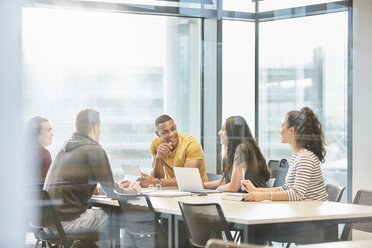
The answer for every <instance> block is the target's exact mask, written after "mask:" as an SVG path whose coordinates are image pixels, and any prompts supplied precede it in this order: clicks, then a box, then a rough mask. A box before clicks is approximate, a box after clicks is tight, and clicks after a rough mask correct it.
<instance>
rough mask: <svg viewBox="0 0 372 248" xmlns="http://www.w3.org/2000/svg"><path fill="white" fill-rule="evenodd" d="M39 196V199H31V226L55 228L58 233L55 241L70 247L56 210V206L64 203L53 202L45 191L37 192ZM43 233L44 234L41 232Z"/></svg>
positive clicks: (29, 216) (29, 212)
mask: <svg viewBox="0 0 372 248" xmlns="http://www.w3.org/2000/svg"><path fill="white" fill-rule="evenodd" d="M37 194H38V196H37V199H30V202H29V204H30V211H28V219H29V221H30V225H31V226H32V227H35V228H48V227H50V228H53V229H54V230H56V231H57V233H58V235H55V237H53V239H54V238H55V239H59V243H61V244H62V245H68V244H69V241H68V239H67V236H66V233H65V232H64V230H63V228H62V225H61V222H60V219H59V217H58V216H57V213H56V211H55V209H54V206H55V205H58V204H61V202H62V201H58V200H51V199H50V197H49V194H48V192H47V191H45V190H41V191H37ZM41 233H44V232H43V231H41ZM51 236H52V235H51Z"/></svg>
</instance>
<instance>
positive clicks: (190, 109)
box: [22, 8, 200, 174]
mask: <svg viewBox="0 0 372 248" xmlns="http://www.w3.org/2000/svg"><path fill="white" fill-rule="evenodd" d="M22 19H23V84H24V92H23V97H24V101H23V102H24V104H23V112H24V119H25V121H26V120H27V119H29V118H30V117H31V116H34V115H41V116H48V119H49V120H50V121H51V122H52V123H53V130H54V134H55V137H54V141H53V145H52V146H51V147H50V152H51V154H52V157H54V156H55V155H56V153H57V152H58V150H59V149H60V148H61V146H62V144H63V142H64V140H66V138H67V137H68V136H69V135H70V134H71V132H72V131H73V130H74V123H73V120H74V117H75V114H76V113H77V112H78V111H79V110H81V109H83V108H94V109H97V110H99V111H100V112H101V113H102V117H103V118H102V124H103V125H102V127H103V130H102V139H101V141H102V142H101V144H102V146H103V147H104V148H105V150H106V151H107V153H108V156H109V159H110V162H111V166H112V167H113V172H114V174H122V171H121V168H120V163H123V162H128V163H132V164H138V165H139V166H141V167H150V163H151V161H150V160H151V157H150V153H149V150H148V148H149V145H150V142H151V140H152V139H153V138H154V137H155V133H154V131H155V128H154V124H153V123H154V120H155V118H156V117H157V116H158V115H160V114H162V113H163V112H167V113H168V114H170V115H172V116H174V118H175V119H176V120H177V123H178V125H179V128H180V131H182V132H186V133H190V134H192V135H194V136H195V137H197V138H199V136H200V124H199V123H200V115H199V109H200V102H199V99H200V96H199V83H200V82H199V78H200V73H199V68H200V66H199V65H200V64H199V60H200V51H199V49H200V48H199V47H200V46H199V43H200V21H199V19H188V18H173V17H161V16H149V15H132V14H122V13H105V12H94V11H76V10H59V9H48V8H43V9H38V8H24V9H23V16H22ZM134 24H135V25H134ZM191 96H192V97H191ZM145 171H146V170H145Z"/></svg>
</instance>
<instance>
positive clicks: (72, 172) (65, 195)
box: [44, 109, 140, 233]
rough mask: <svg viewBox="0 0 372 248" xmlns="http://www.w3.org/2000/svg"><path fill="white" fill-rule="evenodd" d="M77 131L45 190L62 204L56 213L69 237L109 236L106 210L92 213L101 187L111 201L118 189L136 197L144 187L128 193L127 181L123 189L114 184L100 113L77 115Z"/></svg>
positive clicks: (52, 169) (134, 186)
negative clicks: (94, 196) (90, 202)
mask: <svg viewBox="0 0 372 248" xmlns="http://www.w3.org/2000/svg"><path fill="white" fill-rule="evenodd" d="M75 129H76V131H75V132H73V133H72V135H71V137H70V138H69V139H68V140H67V141H66V142H65V144H64V145H63V147H62V149H61V150H60V151H59V153H58V154H57V156H56V158H55V160H54V162H53V164H52V166H51V167H50V169H49V171H48V174H47V178H46V181H45V185H44V189H45V190H46V191H48V193H49V195H50V197H51V199H60V200H62V204H61V205H58V206H56V210H57V215H58V216H59V218H60V220H61V224H62V227H63V228H64V230H65V232H66V233H89V232H99V231H101V232H104V233H107V222H108V214H107V213H105V212H104V210H102V209H88V200H89V199H90V198H91V196H92V194H93V192H94V191H95V189H96V187H97V183H99V184H100V185H101V187H102V188H103V190H104V191H105V193H106V195H107V196H108V197H110V198H116V194H115V192H114V189H116V190H117V191H119V192H121V193H133V194H136V193H138V191H139V190H140V189H139V188H140V187H139V185H138V184H137V183H134V184H132V185H131V186H130V188H125V189H124V188H122V187H129V183H128V182H127V181H120V182H119V186H120V187H119V186H118V185H117V184H116V183H115V182H114V179H113V175H112V171H111V167H110V163H109V160H108V158H107V154H106V152H105V150H104V149H103V148H102V147H101V145H100V144H99V141H100V137H101V121H100V113H99V112H98V111H96V110H93V109H84V110H81V111H80V112H79V113H78V114H77V115H76V119H75ZM45 231H46V232H55V230H51V229H46V230H45Z"/></svg>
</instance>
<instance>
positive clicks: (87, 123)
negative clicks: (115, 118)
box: [75, 109, 101, 135]
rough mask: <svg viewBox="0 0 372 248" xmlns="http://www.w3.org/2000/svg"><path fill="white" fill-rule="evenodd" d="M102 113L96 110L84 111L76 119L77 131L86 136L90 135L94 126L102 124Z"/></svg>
mask: <svg viewBox="0 0 372 248" xmlns="http://www.w3.org/2000/svg"><path fill="white" fill-rule="evenodd" d="M100 122H101V119H100V113H99V112H98V111H96V110H94V109H83V110H81V111H80V112H79V113H78V114H77V115H76V118H75V129H76V131H79V132H81V133H83V134H85V135H88V134H89V132H90V131H91V130H92V128H93V127H94V125H96V124H97V123H100Z"/></svg>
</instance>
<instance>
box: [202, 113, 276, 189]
mask: <svg viewBox="0 0 372 248" xmlns="http://www.w3.org/2000/svg"><path fill="white" fill-rule="evenodd" d="M218 134H219V135H220V138H221V144H222V165H223V177H222V180H217V181H212V182H207V183H204V187H205V188H210V189H215V188H217V189H218V190H221V191H231V192H236V191H239V190H240V181H241V180H242V179H243V178H244V179H248V180H250V181H251V182H252V183H253V185H255V186H256V187H266V182H267V181H268V180H269V179H270V172H269V170H268V168H267V165H266V161H265V158H264V156H263V155H262V153H261V150H260V148H259V147H258V145H257V142H256V140H255V139H254V137H253V136H252V133H251V130H250V129H249V127H248V125H247V122H246V121H245V119H244V118H243V117H241V116H231V117H229V118H227V119H226V121H225V123H224V124H223V126H222V128H221V130H220V131H219V132H218Z"/></svg>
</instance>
